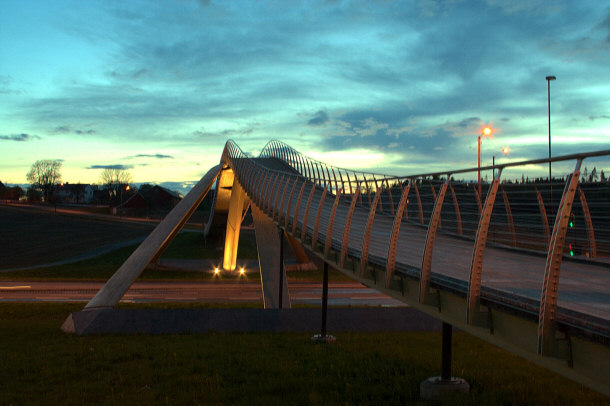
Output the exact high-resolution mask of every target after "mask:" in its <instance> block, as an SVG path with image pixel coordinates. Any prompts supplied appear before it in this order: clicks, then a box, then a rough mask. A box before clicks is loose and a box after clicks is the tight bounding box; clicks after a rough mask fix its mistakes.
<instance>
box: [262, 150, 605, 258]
mask: <svg viewBox="0 0 610 406" xmlns="http://www.w3.org/2000/svg"><path fill="white" fill-rule="evenodd" d="M609 155H610V152H609V151H601V152H597V153H594V154H581V155H574V156H571V157H567V158H566V157H557V158H555V159H553V160H552V161H553V162H565V161H574V162H575V161H576V160H579V159H580V160H582V161H584V160H585V159H588V158H589V159H590V158H595V157H600V156H601V157H605V158H608V156H609ZM260 156H261V157H267V158H270V157H273V158H277V159H280V160H282V161H284V162H285V163H287V164H288V165H290V166H291V167H292V168H293V169H294V170H295V171H296V172H298V173H299V174H301V175H302V176H303V177H305V178H307V179H308V180H309V181H310V182H312V183H315V184H317V185H319V186H320V187H322V188H328V193H330V194H331V195H336V194H337V192H338V191H341V199H343V200H349V199H350V197H351V196H353V195H354V194H355V193H356V190H358V191H359V196H358V200H357V203H356V204H357V205H358V206H364V207H369V208H370V207H371V205H372V203H373V202H374V201H375V195H376V193H377V191H379V194H380V196H379V199H378V200H377V202H378V203H377V207H376V211H377V213H386V214H389V215H392V216H393V215H394V214H395V212H396V211H397V209H398V205H399V202H400V198H401V193H402V191H403V190H404V188H405V186H406V185H408V184H410V185H411V188H410V190H409V194H408V196H407V201H406V204H405V208H404V210H403V216H404V219H405V220H408V221H410V222H413V223H419V224H421V225H422V226H425V227H427V225H428V224H429V220H430V216H431V215H432V211H433V207H434V203H435V201H436V199H437V194H438V191H439V190H441V188H442V186H443V183H445V181H446V179H447V177H448V176H449V177H450V181H449V183H448V190H449V191H448V193H449V195H448V198H447V199H444V200H443V205H442V209H441V213H440V227H439V228H440V229H441V230H443V232H449V233H454V234H457V235H462V236H464V237H466V238H471V239H474V238H475V235H476V231H477V227H478V224H479V221H480V214H481V211H482V207H483V203H484V201H485V198H486V196H487V193H488V191H489V189H490V185H491V181H487V180H486V181H482V183H481V184H480V185H479V184H478V183H477V182H473V181H468V180H463V179H464V178H463V177H464V176H465V175H466V178H467V176H468V174H470V175H473V174H475V173H476V171H477V170H478V168H471V169H464V170H456V171H451V172H449V173H428V174H421V175H414V176H407V177H397V176H391V175H384V174H378V173H372V172H363V171H353V170H350V169H345V168H340V167H336V166H333V165H329V164H326V163H324V162H320V161H318V160H315V159H312V158H309V157H306V156H304V155H303V154H301V153H300V152H298V151H296V150H294V149H293V148H292V147H290V146H289V145H286V144H284V143H282V142H281V141H277V140H272V141H270V142H269V143H268V144H267V145H266V146H265V147H264V148H263V150H262V152H261V154H260ZM547 162H548V160H536V161H525V162H521V163H513V164H509V165H506V164H504V165H497V166H495V167H484V168H482V175H483V178H491V179H493V178H494V176H495V174H496V172H498V171H501V170H502V169H503V168H509V169H510V170H511V173H512V174H513V175H515V178H506V177H500V184H499V188H498V191H497V193H498V199H496V200H495V201H494V205H493V211H492V214H491V218H490V220H489V222H490V224H489V233H490V235H489V237H488V242H489V243H491V244H499V245H503V246H508V247H514V248H523V249H529V250H534V251H538V252H541V253H546V252H547V251H548V244H549V241H550V238H551V234H552V230H553V227H554V222H555V217H556V214H557V211H558V207H559V204H560V202H561V200H562V195H563V191H564V190H563V189H564V186H565V178H566V177H567V176H569V175H570V174H569V173H564V174H562V175H559V176H557V177H556V178H554V179H553V182H549V181H548V178H547V179H544V178H537V179H534V177H532V180H531V181H530V180H529V176H527V174H528V172H531V170H532V168H531V167H532V165H535V164H538V165H540V164H544V163H547ZM604 163H605V164H606V165H607V166H606V167H610V163H609V162H608V160H607V159H606V161H605V162H602V164H604ZM581 166H582V165H581ZM519 170H521V173H518V171H519ZM580 172H581V170H580V169H579V177H578V182H577V191H576V199H575V200H574V202H573V209H572V211H571V212H570V214H569V215H570V221H569V222H568V236H567V237H568V238H566V241H565V247H564V248H565V249H564V252H565V255H566V256H575V257H579V256H583V257H585V258H603V257H610V224H609V221H608V219H609V218H610V212H608V210H610V209H608V205H607V204H606V203H607V202H608V200H609V198H610V182H609V181H608V180H607V179H605V177H602V178H601V179H600V176H599V175H598V177H597V178H595V179H593V178H589V179H587V178H583V176H582V174H581V173H580ZM602 172H603V171H602ZM458 175H462V180H455V179H454V177H456V178H457V177H458ZM486 175H487V176H486ZM526 176H527V178H526ZM526 179H527V180H526ZM604 179H605V180H604ZM583 180H585V181H584V182H583ZM540 236H542V237H540Z"/></svg>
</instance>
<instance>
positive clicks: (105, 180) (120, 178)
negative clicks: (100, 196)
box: [100, 168, 133, 192]
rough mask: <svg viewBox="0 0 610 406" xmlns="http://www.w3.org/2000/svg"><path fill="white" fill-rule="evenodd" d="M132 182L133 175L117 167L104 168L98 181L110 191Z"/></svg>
mask: <svg viewBox="0 0 610 406" xmlns="http://www.w3.org/2000/svg"><path fill="white" fill-rule="evenodd" d="M131 182H133V177H132V176H131V173H129V171H126V170H125V169H119V168H106V169H104V170H103V171H102V173H101V174H100V183H101V184H102V185H104V186H106V187H107V188H108V190H110V191H114V192H116V191H118V190H119V187H120V186H121V185H128V184H130V183H131Z"/></svg>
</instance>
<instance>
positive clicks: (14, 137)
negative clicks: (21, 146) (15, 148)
mask: <svg viewBox="0 0 610 406" xmlns="http://www.w3.org/2000/svg"><path fill="white" fill-rule="evenodd" d="M39 139H41V138H40V137H39V136H37V135H32V134H25V133H21V134H11V135H0V140H3V141H17V142H24V141H32V140H39Z"/></svg>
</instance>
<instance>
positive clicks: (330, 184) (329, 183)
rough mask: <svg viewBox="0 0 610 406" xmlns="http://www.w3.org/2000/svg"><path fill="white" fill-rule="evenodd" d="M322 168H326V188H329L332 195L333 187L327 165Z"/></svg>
mask: <svg viewBox="0 0 610 406" xmlns="http://www.w3.org/2000/svg"><path fill="white" fill-rule="evenodd" d="M324 166H325V167H326V174H327V175H328V186H329V189H330V190H331V193H332V188H333V186H332V179H331V178H330V171H329V170H328V165H326V164H325V165H324ZM335 182H336V181H335ZM325 183H326V182H325Z"/></svg>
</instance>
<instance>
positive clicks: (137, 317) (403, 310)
mask: <svg viewBox="0 0 610 406" xmlns="http://www.w3.org/2000/svg"><path fill="white" fill-rule="evenodd" d="M328 327H329V330H331V331H333V332H344V331H369V332H373V331H439V330H440V322H439V321H438V320H436V319H434V318H432V317H430V316H428V315H426V314H424V313H421V312H419V311H417V310H415V309H413V308H409V307H395V308H336V309H335V308H333V309H331V310H330V311H329V313H328ZM319 329H320V309H315V308H311V309H309V308H305V309H303V308H297V309H248V308H245V309H112V308H103V309H89V310H83V311H80V312H75V313H72V314H70V316H68V318H67V320H66V321H65V322H64V324H63V326H62V331H64V332H66V333H74V334H77V335H88V334H180V333H206V332H208V331H222V332H263V331H267V332H278V333H279V332H295V333H296V332H310V333H314V332H316V331H320V330H319ZM327 337H328V335H327Z"/></svg>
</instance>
